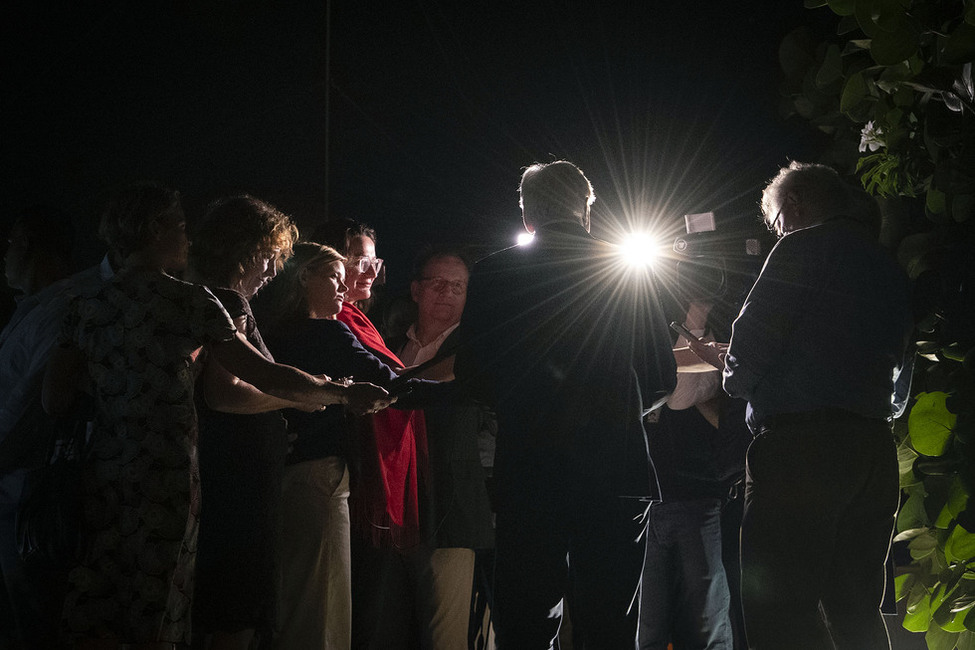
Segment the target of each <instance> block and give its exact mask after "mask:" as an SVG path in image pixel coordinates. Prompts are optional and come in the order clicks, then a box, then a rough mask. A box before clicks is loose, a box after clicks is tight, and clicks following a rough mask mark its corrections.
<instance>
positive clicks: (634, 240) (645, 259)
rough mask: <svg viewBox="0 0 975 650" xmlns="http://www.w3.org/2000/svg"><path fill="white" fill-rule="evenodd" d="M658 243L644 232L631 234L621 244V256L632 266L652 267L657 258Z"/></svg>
mask: <svg viewBox="0 0 975 650" xmlns="http://www.w3.org/2000/svg"><path fill="white" fill-rule="evenodd" d="M657 248H658V246H657V242H656V241H655V240H654V238H653V237H651V236H650V235H648V234H647V233H644V232H634V233H630V234H629V235H627V236H626V238H625V239H624V240H623V243H622V244H620V255H622V256H623V259H624V260H625V261H626V263H627V264H629V265H630V266H650V265H651V264H653V261H654V259H655V258H656V257H657Z"/></svg>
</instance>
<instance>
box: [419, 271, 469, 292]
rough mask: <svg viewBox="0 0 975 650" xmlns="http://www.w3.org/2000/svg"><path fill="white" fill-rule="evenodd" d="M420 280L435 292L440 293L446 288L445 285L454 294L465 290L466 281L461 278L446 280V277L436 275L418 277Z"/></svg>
mask: <svg viewBox="0 0 975 650" xmlns="http://www.w3.org/2000/svg"><path fill="white" fill-rule="evenodd" d="M420 282H422V283H424V284H426V285H427V286H428V287H430V288H431V289H433V290H434V292H435V293H442V292H443V291H444V290H446V289H447V287H450V291H451V292H452V293H453V294H454V295H455V296H459V295H461V294H462V293H464V292H465V291H467V283H466V282H464V281H463V280H448V279H447V278H441V277H439V276H437V277H432V278H420Z"/></svg>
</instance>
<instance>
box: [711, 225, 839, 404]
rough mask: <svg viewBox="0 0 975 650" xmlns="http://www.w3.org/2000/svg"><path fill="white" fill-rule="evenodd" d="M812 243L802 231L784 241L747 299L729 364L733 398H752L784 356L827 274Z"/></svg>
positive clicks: (726, 374) (727, 377) (729, 390)
mask: <svg viewBox="0 0 975 650" xmlns="http://www.w3.org/2000/svg"><path fill="white" fill-rule="evenodd" d="M810 244H812V242H811V241H809V237H807V233H804V232H802V231H800V232H798V233H794V234H792V235H788V236H786V237H784V238H782V239H781V240H780V241H779V243H778V244H776V246H775V248H773V249H772V252H771V253H770V254H769V256H768V259H767V260H766V261H765V266H764V267H763V268H762V272H761V274H759V276H758V280H756V281H755V285H754V286H753V287H752V289H751V291H750V292H749V293H748V297H747V298H745V304H744V306H743V307H742V308H741V313H739V314H738V318H736V319H735V322H734V324H733V325H732V333H731V346H730V347H729V349H728V357H727V360H726V361H725V370H724V389H725V391H726V392H727V393H728V394H729V395H731V396H733V397H740V398H742V399H745V400H748V399H751V396H752V395H753V394H754V392H755V387H756V386H758V384H759V383H760V382H761V381H762V379H763V378H764V377H765V376H766V375H767V374H768V372H769V368H771V367H772V366H773V365H774V364H775V363H776V362H777V360H778V359H779V358H780V357H781V356H782V355H783V354H785V351H786V349H787V343H788V341H789V339H790V337H791V335H792V331H793V330H794V329H795V324H796V320H797V318H799V316H800V314H802V312H803V308H804V305H807V304H811V302H812V301H811V296H812V295H813V293H814V292H815V291H816V287H818V286H821V284H822V282H823V280H822V277H823V275H824V274H825V273H826V272H827V271H828V269H827V268H824V265H823V264H822V263H821V259H820V258H819V257H818V256H817V255H816V251H815V250H808V247H809V245H810ZM817 267H818V268H817ZM816 278H819V280H816Z"/></svg>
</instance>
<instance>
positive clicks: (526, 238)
mask: <svg viewBox="0 0 975 650" xmlns="http://www.w3.org/2000/svg"><path fill="white" fill-rule="evenodd" d="M534 239H535V233H531V232H520V233H518V237H517V239H516V241H517V243H518V245H519V246H527V245H528V244H530V243H532V241H534Z"/></svg>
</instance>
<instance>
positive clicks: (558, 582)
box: [455, 161, 676, 650]
mask: <svg viewBox="0 0 975 650" xmlns="http://www.w3.org/2000/svg"><path fill="white" fill-rule="evenodd" d="M520 191H521V205H522V214H523V218H524V223H525V228H526V229H527V230H528V231H529V232H533V233H535V238H534V240H533V241H532V242H531V243H530V244H528V245H526V246H517V247H513V248H509V249H506V250H504V251H501V252H498V253H495V254H494V255H492V256H490V257H487V258H485V259H483V260H481V261H480V262H478V263H477V265H476V266H475V267H474V272H473V274H472V276H471V282H470V286H469V289H468V299H467V307H466V311H465V314H464V320H463V322H462V323H461V331H462V333H461V339H462V342H463V347H461V349H460V350H459V351H458V356H457V362H456V366H455V369H456V374H457V379H458V381H461V382H464V383H466V384H467V385H470V386H472V387H473V390H474V391H475V392H476V394H477V395H478V396H479V397H480V398H481V399H483V400H485V401H486V402H487V403H488V404H490V405H492V406H493V407H494V409H495V412H496V413H497V416H498V438H497V453H496V456H495V463H494V481H495V482H494V485H495V495H496V499H495V504H496V509H497V531H496V533H497V536H496V564H495V573H494V579H495V583H494V610H493V611H494V623H495V630H496V632H497V647H498V648H499V650H509V649H518V650H521V649H532V648H552V647H553V646H554V644H555V643H556V637H557V636H558V633H559V626H560V622H561V618H562V611H563V599H565V598H567V599H568V607H569V612H570V617H571V620H572V632H573V643H574V647H576V648H633V647H635V644H636V630H637V609H638V601H636V592H637V590H638V587H639V584H640V574H641V569H642V566H643V553H644V542H643V538H642V536H641V535H642V532H643V530H644V529H645V527H646V520H645V517H644V516H645V513H646V510H647V507H648V505H649V503H650V502H651V501H652V500H654V499H656V498H657V497H658V496H659V495H658V494H657V485H656V477H655V475H654V474H653V472H652V465H651V463H650V461H649V457H648V452H647V443H646V434H645V431H644V429H643V423H642V416H643V414H644V412H645V411H646V410H647V409H650V408H652V407H654V406H658V405H659V404H661V403H662V402H663V399H664V398H665V397H666V395H667V394H668V393H669V392H670V391H671V390H673V388H674V384H675V382H676V373H675V367H674V356H673V353H672V352H671V347H670V334H669V332H668V330H667V325H666V321H665V320H664V319H663V314H662V311H661V309H660V306H659V304H658V302H657V300H656V296H655V294H654V288H653V282H652V279H651V278H650V277H649V276H647V275H645V274H644V272H643V271H641V272H636V271H633V270H632V269H629V268H627V267H626V266H625V265H624V264H622V263H621V260H620V257H619V255H618V254H617V251H616V249H615V247H613V246H610V245H609V244H607V243H605V242H601V241H599V240H597V239H595V238H593V237H592V236H590V234H589V226H590V206H591V205H592V203H593V201H594V200H595V196H594V195H593V191H592V185H591V184H590V183H589V180H588V179H587V178H586V177H585V175H584V174H583V173H582V171H581V170H580V169H579V168H578V167H576V166H575V165H573V164H572V163H570V162H567V161H557V162H553V163H550V164H547V165H546V164H536V165H532V166H530V167H529V168H528V169H526V170H525V172H524V174H523V175H522V181H521V188H520Z"/></svg>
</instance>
